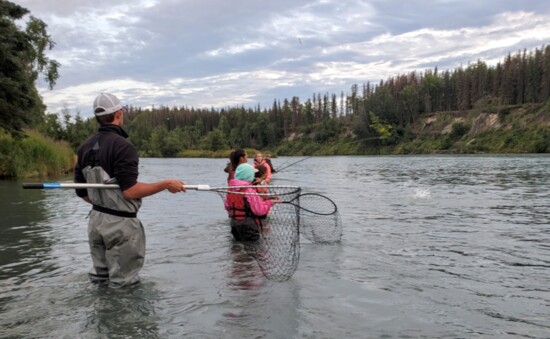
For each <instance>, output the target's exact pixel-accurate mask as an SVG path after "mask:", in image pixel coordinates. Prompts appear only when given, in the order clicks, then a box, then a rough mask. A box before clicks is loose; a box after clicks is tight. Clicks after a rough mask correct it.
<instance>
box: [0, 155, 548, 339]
mask: <svg viewBox="0 0 550 339" xmlns="http://www.w3.org/2000/svg"><path fill="white" fill-rule="evenodd" d="M300 159H301V158H290V157H280V158H275V159H274V160H273V163H274V165H275V166H276V167H277V166H280V167H284V166H286V165H287V164H291V163H292V162H295V161H298V160H300ZM225 163H226V161H225V160H224V159H141V162H140V180H141V181H153V180H159V179H162V178H165V177H176V178H181V179H183V180H185V181H186V182H187V183H188V184H209V185H212V186H223V185H225V179H226V175H225V173H224V172H223V168H224V166H225ZM58 179H60V180H70V178H58ZM274 184H276V185H297V186H300V187H302V190H303V191H305V192H317V193H321V194H324V195H326V196H328V197H330V198H331V199H332V200H334V201H335V202H336V204H337V205H338V208H339V211H340V215H341V218H342V223H343V236H342V240H341V242H339V243H336V244H317V243H311V242H309V241H308V240H307V239H304V238H302V239H301V250H300V262H299V266H298V269H297V271H296V272H295V274H294V275H293V276H292V278H291V279H289V280H288V281H284V282H275V281H271V280H268V279H266V278H265V277H264V276H263V275H262V272H261V270H259V268H258V265H257V264H256V262H255V261H254V260H253V259H252V258H251V257H249V256H248V255H247V254H246V253H245V251H244V250H243V248H242V245H241V244H238V243H236V242H234V241H233V240H232V238H231V234H230V233H229V226H228V220H227V216H226V213H225V211H224V209H223V203H222V200H221V199H220V197H219V196H218V195H217V194H215V193H212V192H199V191H188V192H186V193H179V194H170V193H168V192H163V193H160V194H157V195H155V196H152V197H148V198H145V199H144V203H143V207H142V209H141V211H140V218H141V220H142V221H143V223H144V225H145V230H146V234H147V255H146V261H145V266H144V268H143V270H142V272H141V277H142V283H141V284H140V285H139V286H138V287H135V288H125V289H109V288H105V287H99V286H96V285H92V284H91V283H89V282H88V280H87V271H88V270H89V268H90V266H91V259H90V257H89V250H88V244H87V235H86V227H87V219H86V217H87V215H88V212H89V205H87V204H86V203H84V202H82V201H81V200H80V199H78V198H77V197H76V196H75V195H74V192H73V191H71V190H47V191H43V190H23V189H22V188H21V182H19V181H0V202H1V205H0V337H10V338H182V337H200V338H343V337H346V338H380V337H386V338H392V337H413V338H416V337H440V338H457V337H459V338H464V337H467V338H470V337H494V338H503V337H526V338H548V337H550V156H548V155H501V156H489V155H486V156H479V155H476V156H458V155H452V156H451V155H449V156H365V157H363V156H357V157H348V156H338V157H312V158H309V159H306V160H304V161H302V162H299V163H296V164H295V165H292V166H290V167H288V168H286V169H284V170H283V171H281V172H280V173H277V174H276V176H275V182H274Z"/></svg>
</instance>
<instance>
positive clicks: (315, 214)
mask: <svg viewBox="0 0 550 339" xmlns="http://www.w3.org/2000/svg"><path fill="white" fill-rule="evenodd" d="M298 198H299V212H300V215H299V218H300V222H299V224H300V233H301V234H302V235H304V237H305V238H306V239H308V240H309V241H311V242H315V243H324V244H330V243H334V242H338V241H340V240H341V238H342V219H341V218H340V213H339V212H338V207H337V206H336V204H335V203H334V201H332V200H330V199H329V198H327V197H326V196H324V195H321V194H317V193H305V194H301V195H300V196H299V197H298Z"/></svg>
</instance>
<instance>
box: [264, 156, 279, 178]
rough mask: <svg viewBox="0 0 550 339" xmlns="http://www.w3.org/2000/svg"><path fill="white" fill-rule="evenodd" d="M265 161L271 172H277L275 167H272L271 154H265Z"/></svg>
mask: <svg viewBox="0 0 550 339" xmlns="http://www.w3.org/2000/svg"><path fill="white" fill-rule="evenodd" d="M264 160H265V162H266V164H267V165H268V166H269V169H270V170H271V173H272V174H273V173H277V171H276V170H275V168H273V164H272V163H271V154H269V153H267V154H266V155H265V159H264Z"/></svg>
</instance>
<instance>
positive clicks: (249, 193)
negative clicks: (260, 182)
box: [224, 163, 273, 241]
mask: <svg viewBox="0 0 550 339" xmlns="http://www.w3.org/2000/svg"><path fill="white" fill-rule="evenodd" d="M255 173H256V172H255V169H254V167H252V166H251V165H250V164H248V163H243V164H240V165H239V166H238V167H237V169H236V171H235V178H234V179H231V180H230V181H229V187H230V189H229V193H228V194H227V197H226V198H225V200H224V204H225V209H226V210H227V212H228V214H229V217H230V218H231V234H233V237H234V238H235V240H237V241H255V240H258V239H259V236H260V231H261V228H262V226H263V225H262V221H261V218H262V217H265V216H266V215H267V214H268V213H269V210H270V209H271V206H272V205H273V201H271V200H269V199H268V200H263V199H262V198H261V197H260V196H259V195H258V192H257V191H256V190H255V189H254V188H253V187H251V185H252V182H253V181H254V174H255ZM231 187H234V188H231Z"/></svg>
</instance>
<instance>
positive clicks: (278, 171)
mask: <svg viewBox="0 0 550 339" xmlns="http://www.w3.org/2000/svg"><path fill="white" fill-rule="evenodd" d="M311 157H313V156H312V155H310V156H309V157H305V158H303V159H300V160H298V161H295V162H293V163H292V164H290V165H287V166H285V167H283V168H279V169H278V170H277V173H280V172H281V171H282V170H284V169H285V168H289V167H290V166H292V165H296V164H297V163H299V162H302V161H304V160H307V159H309V158H311Z"/></svg>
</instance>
